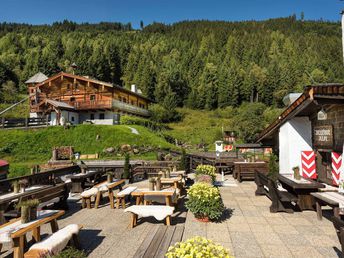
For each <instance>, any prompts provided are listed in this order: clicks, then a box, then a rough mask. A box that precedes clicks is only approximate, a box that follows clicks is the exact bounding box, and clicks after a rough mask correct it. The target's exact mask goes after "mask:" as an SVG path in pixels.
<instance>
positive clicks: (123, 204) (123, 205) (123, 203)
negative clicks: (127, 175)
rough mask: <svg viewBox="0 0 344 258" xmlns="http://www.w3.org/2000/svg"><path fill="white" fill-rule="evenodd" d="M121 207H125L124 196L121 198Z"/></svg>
mask: <svg viewBox="0 0 344 258" xmlns="http://www.w3.org/2000/svg"><path fill="white" fill-rule="evenodd" d="M122 209H125V196H124V197H123V198H122Z"/></svg>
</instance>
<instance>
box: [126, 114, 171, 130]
mask: <svg viewBox="0 0 344 258" xmlns="http://www.w3.org/2000/svg"><path fill="white" fill-rule="evenodd" d="M121 124H124V125H141V126H144V127H146V128H148V129H150V130H152V131H155V132H156V131H162V130H167V129H169V127H168V126H167V125H164V124H162V123H157V122H154V121H151V120H149V119H145V118H141V117H133V116H122V117H121Z"/></svg>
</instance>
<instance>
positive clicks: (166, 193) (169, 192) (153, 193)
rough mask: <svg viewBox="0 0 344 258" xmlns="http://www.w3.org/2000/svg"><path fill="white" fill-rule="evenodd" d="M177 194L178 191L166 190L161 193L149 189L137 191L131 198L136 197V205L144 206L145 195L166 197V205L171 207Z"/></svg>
mask: <svg viewBox="0 0 344 258" xmlns="http://www.w3.org/2000/svg"><path fill="white" fill-rule="evenodd" d="M175 194H176V189H171V188H170V189H164V190H160V191H150V190H149V189H136V190H135V191H134V192H132V193H131V196H133V197H136V205H140V204H143V197H144V196H145V195H151V196H164V197H165V202H166V205H168V206H171V204H172V196H173V195H175Z"/></svg>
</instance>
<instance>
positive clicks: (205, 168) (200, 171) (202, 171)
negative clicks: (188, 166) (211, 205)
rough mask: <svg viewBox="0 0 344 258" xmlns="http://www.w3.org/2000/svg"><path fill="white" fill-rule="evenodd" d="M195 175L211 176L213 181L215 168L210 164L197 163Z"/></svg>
mask: <svg viewBox="0 0 344 258" xmlns="http://www.w3.org/2000/svg"><path fill="white" fill-rule="evenodd" d="M195 174H196V176H198V175H208V176H211V178H212V180H213V182H214V181H215V179H216V168H215V167H214V166H211V165H198V166H197V168H196V173H195Z"/></svg>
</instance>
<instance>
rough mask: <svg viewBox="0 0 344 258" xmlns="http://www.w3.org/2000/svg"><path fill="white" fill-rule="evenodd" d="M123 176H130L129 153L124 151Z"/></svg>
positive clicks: (125, 177) (126, 177) (127, 177)
mask: <svg viewBox="0 0 344 258" xmlns="http://www.w3.org/2000/svg"><path fill="white" fill-rule="evenodd" d="M123 178H124V179H129V178H130V155H129V153H126V154H125V156H124V172H123Z"/></svg>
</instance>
